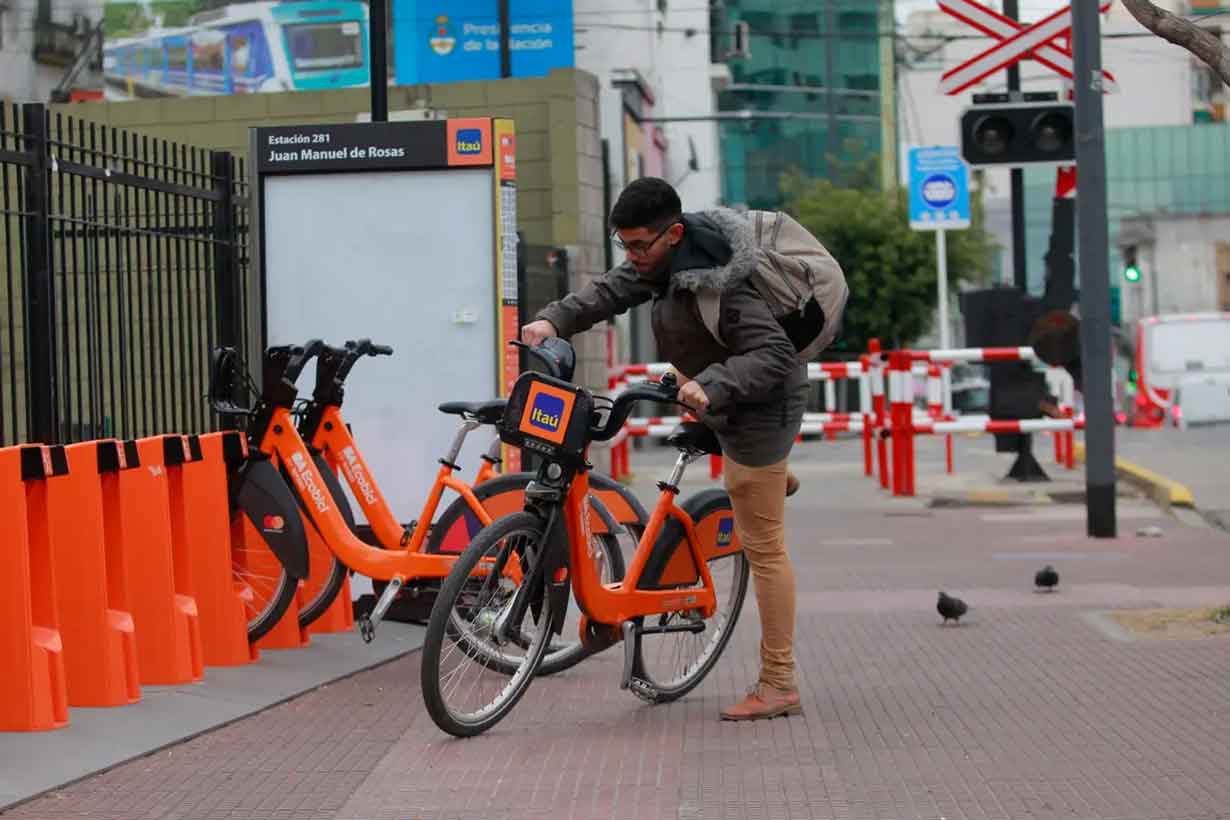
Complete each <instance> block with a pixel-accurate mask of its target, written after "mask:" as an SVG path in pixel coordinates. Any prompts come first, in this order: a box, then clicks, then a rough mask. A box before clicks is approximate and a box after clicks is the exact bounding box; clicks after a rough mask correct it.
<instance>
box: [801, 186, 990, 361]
mask: <svg viewBox="0 0 1230 820" xmlns="http://www.w3.org/2000/svg"><path fill="white" fill-rule="evenodd" d="M782 189H783V192H784V193H785V196H786V202H787V204H786V208H785V210H786V211H788V212H789V213H790V214H791V215H793V216H794V217H795V219H797V220H798V221H799V223H800V224H802V225H803V226H804V227H805V228H807V229H808V230H809V231H811V232H812V233H813V234H815V236H816V237H817V238H818V239H819V240H820V241H821V242H823V243H824V245H825V247H826V248H828V250H829V252H830V253H832V254H833V256H834V257H835V258H836V259H837V261H838V262H839V263H840V264H841V267H842V270H843V271H844V272H845V275H846V282H847V284H848V285H849V287H850V301H849V302H848V303H847V305H846V313H845V320H844V323H843V329H842V333H841V337H840V339H839V342H838V344H836V345H834V349H835V350H836V351H839V352H851V353H854V352H860V351H863V350H866V349H867V340H868V339H871V338H879V339H881V340H882V341H884V343H885V344H886V345H891V346H893V347H899V346H901V345H902V344H908V343H909V342H910V341H911V340H913V339H915V338H916V337H918V336H919V335H921V334H922V333H923V332H924V331H925V330H927V328H928V327H929V326H930V323H931V319H932V311H933V309H934V308H935V295H936V294H935V282H936V267H935V237H934V236H932V235H931V233H930V232H924V231H913V230H910V226H909V210H908V203H907V199H906V192H905V191H904V190H902V189H898V190H894V191H888V192H884V191H869V190H858V189H853V188H840V187H837V186H835V185H833V184H832V183H831V182H828V181H818V180H810V179H805V178H803V177H801V176H797V175H795V176H789V177H786V178H784V179H783V180H782ZM981 210H982V209H981V207H979V206H978V202H977V199H975V207H974V214H973V217H974V218H973V226H972V227H971V228H969V229H968V230H963V231H950V232H949V233H948V270H949V274H950V276H952V278H953V280H954V281H955V280H958V279H972V280H976V281H985V280H986V279H987V278H988V277H989V275H990V272H991V256H992V243H991V239H990V237H989V236H988V235H987V233H986V232H985V231H984V230H983V227H982V213H981Z"/></svg>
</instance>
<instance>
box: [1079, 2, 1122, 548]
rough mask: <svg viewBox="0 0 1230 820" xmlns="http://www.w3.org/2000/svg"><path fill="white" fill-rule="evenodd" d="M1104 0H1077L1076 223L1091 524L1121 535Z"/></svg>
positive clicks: (1098, 534) (1096, 531)
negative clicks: (1104, 104) (1102, 25)
mask: <svg viewBox="0 0 1230 820" xmlns="http://www.w3.org/2000/svg"><path fill="white" fill-rule="evenodd" d="M1099 29H1100V22H1099V20H1098V4H1097V3H1092V2H1077V3H1073V4H1072V51H1073V61H1074V64H1075V71H1074V74H1075V85H1076V170H1077V174H1078V175H1079V178H1080V187H1079V188H1078V189H1077V192H1076V226H1077V231H1078V232H1077V236H1079V237H1080V242H1079V243H1078V245H1079V252H1080V264H1079V266H1078V269H1079V270H1080V274H1081V288H1080V298H1081V375H1082V380H1083V381H1084V389H1083V390H1082V392H1083V393H1084V398H1085V448H1086V460H1085V528H1086V532H1087V533H1088V534H1089V535H1090V536H1092V537H1094V538H1114V537H1115V531H1116V527H1115V419H1114V408H1113V404H1112V398H1111V380H1110V377H1111V358H1110V261H1109V259H1108V258H1107V242H1108V241H1109V240H1108V238H1107V227H1106V142H1105V135H1104V132H1103V130H1102V43H1101V32H1100V30H1099Z"/></svg>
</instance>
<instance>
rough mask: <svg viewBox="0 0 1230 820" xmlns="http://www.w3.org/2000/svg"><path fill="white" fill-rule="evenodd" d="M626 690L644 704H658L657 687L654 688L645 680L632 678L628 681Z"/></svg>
mask: <svg viewBox="0 0 1230 820" xmlns="http://www.w3.org/2000/svg"><path fill="white" fill-rule="evenodd" d="M628 689H629V690H631V692H632V694H634V695H636V696H637V697H638V698H640V699H641V700H643V701H645V702H646V703H657V702H658V687H656V686H654V685H653V684H652V683H650V682H649V681H647V680H641V679H640V678H633V679H632V680H630V681H628Z"/></svg>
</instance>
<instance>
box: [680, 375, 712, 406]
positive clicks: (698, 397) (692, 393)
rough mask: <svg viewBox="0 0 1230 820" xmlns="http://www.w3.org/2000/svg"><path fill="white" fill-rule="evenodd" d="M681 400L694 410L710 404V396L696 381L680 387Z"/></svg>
mask: <svg viewBox="0 0 1230 820" xmlns="http://www.w3.org/2000/svg"><path fill="white" fill-rule="evenodd" d="M679 401H680V403H682V404H683V405H685V406H687V407H690V408H691V409H693V410H704V409H705V408H706V407H708V406H709V397H708V396H706V395H705V391H704V389H703V388H702V387H701V386H700V385H699V384H697V383H696V382H688V383H687V384H685V385H684V386H683V387H681V388H679Z"/></svg>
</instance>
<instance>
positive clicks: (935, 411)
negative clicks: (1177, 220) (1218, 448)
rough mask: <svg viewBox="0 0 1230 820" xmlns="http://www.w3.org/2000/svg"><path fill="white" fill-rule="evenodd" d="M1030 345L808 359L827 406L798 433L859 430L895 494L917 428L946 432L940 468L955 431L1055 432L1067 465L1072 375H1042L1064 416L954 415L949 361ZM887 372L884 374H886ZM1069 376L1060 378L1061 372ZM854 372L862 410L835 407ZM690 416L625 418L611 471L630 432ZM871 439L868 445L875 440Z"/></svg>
mask: <svg viewBox="0 0 1230 820" xmlns="http://www.w3.org/2000/svg"><path fill="white" fill-rule="evenodd" d="M1036 358H1037V357H1036V355H1035V354H1034V351H1033V349H1032V348H1029V347H985V348H951V349H942V350H897V351H881V349H880V346H879V343H878V342H877V341H876V340H874V339H873V340H872V341H871V343H870V344H869V346H868V351H867V353H866V354H865V355H863V356H861V357H860V358H859V361H857V362H818V363H812V364H809V365H808V368H807V374H808V379H809V380H810V381H819V382H824V383H825V389H824V407H825V412H820V413H805V414H804V417H803V423H802V427H801V429H800V433H799V435H800V439H801V438H802V436H805V435H824V436H827V437H829V438H835V437H836V435H837V434H838V433H858V434H861V437H862V440H863V471H864V474H865V475H867V476H873V475H874V474H875V465H876V462H877V461H878V462H879V468H880V469H879V482H880V486H881V487H883V488H884V489H888V490H891V491H892V493H893V494H894V495H913V494H914V462H915V459H914V438H915V436H919V435H943V436H944V437H945V450H946V468H947V471H948V472H949V473H952V472H953V469H954V467H953V442H952V436H953V435H954V434H957V433H965V434H978V433H988V434H990V433H1035V432H1050V433H1053V434H1054V436H1055V442H1056V443H1055V457H1056V461H1057V462H1058V463H1062V464H1065V465H1066V466H1067V467H1068V468H1069V469H1071V468H1073V466H1074V463H1073V457H1072V456H1073V449H1074V448H1073V446H1072V436H1073V431H1074V430H1078V429H1082V428H1083V426H1084V420H1083V419H1080V418H1074V417H1073V414H1074V409H1073V403H1074V397H1073V390H1072V387H1071V379H1070V378H1068V377H1067V376H1066V374H1062V375H1059V374H1054V375H1052V374H1048V378H1049V379H1052V380H1053V381H1054V384H1053V386H1052V392H1053V393H1054V394H1055V395H1057V396H1058V397H1059V402H1058V404H1059V407H1060V409H1061V410H1062V411H1063V412H1064V413H1065V414H1066V415H1067V418H1057V419H1056V418H1038V419H1024V420H1020V421H993V420H991V419H990V418H989V417H987V416H985V415H972V416H959V417H958V416H954V414H953V411H952V394H951V378H950V366H951V365H952V364H954V363H957V362H968V363H992V362H1010V361H1035V360H1036ZM670 370H671V367H670V365H669V364H667V363H665V362H651V363H646V364H630V365H622V366H611V367H610V369H609V381H608V383H609V386H610V389H611V390H616V389H618V388H619V387H621V386H623V385H626V384H633V383H636V382H640V381H644V380H647V379H656V378H660V377H661V376H662V375H663V374H665V373H667V372H669V371H670ZM886 374H887V375H886ZM920 376H921V377H925V394H924V396H925V409H924V408H919V407H916V405H915V399H916V394H915V389H916V384H915V379H916V378H917V377H920ZM1064 378H1067V384H1066V385H1064V384H1063V382H1062V379H1064ZM838 379H857V380H858V384H859V406H860V407H861V408H864V409H863V410H862V411H860V412H856V413H845V412H837V411H836V410H835V407H836V380H838ZM689 418H690V417H688V416H662V417H646V418H634V419H629V421H628V423H627V425H626V426H625V428H624V430H623V431H621V432H620V434H619V435H618V436H617V437H616V438H615V439H614V440H612V441H611V442H610V444H609V446H610V448H611V452H612V457H611V472H612V475H613V476H614V477H619V476H622V475H625V474H627V472H628V439H631V438H664V437H666V436H668V435H670V433H671V432H672V431H673V430H674V429H675V427H676V426H677V425H678V424H680V423H681V422H683V421H686V420H688V419H689ZM873 441H874V446H873ZM710 474H711V476H712V477H713V478H717V477H718V476H719V475H720V474H721V459H720V457H714V458H712V459H711V460H710Z"/></svg>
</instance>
